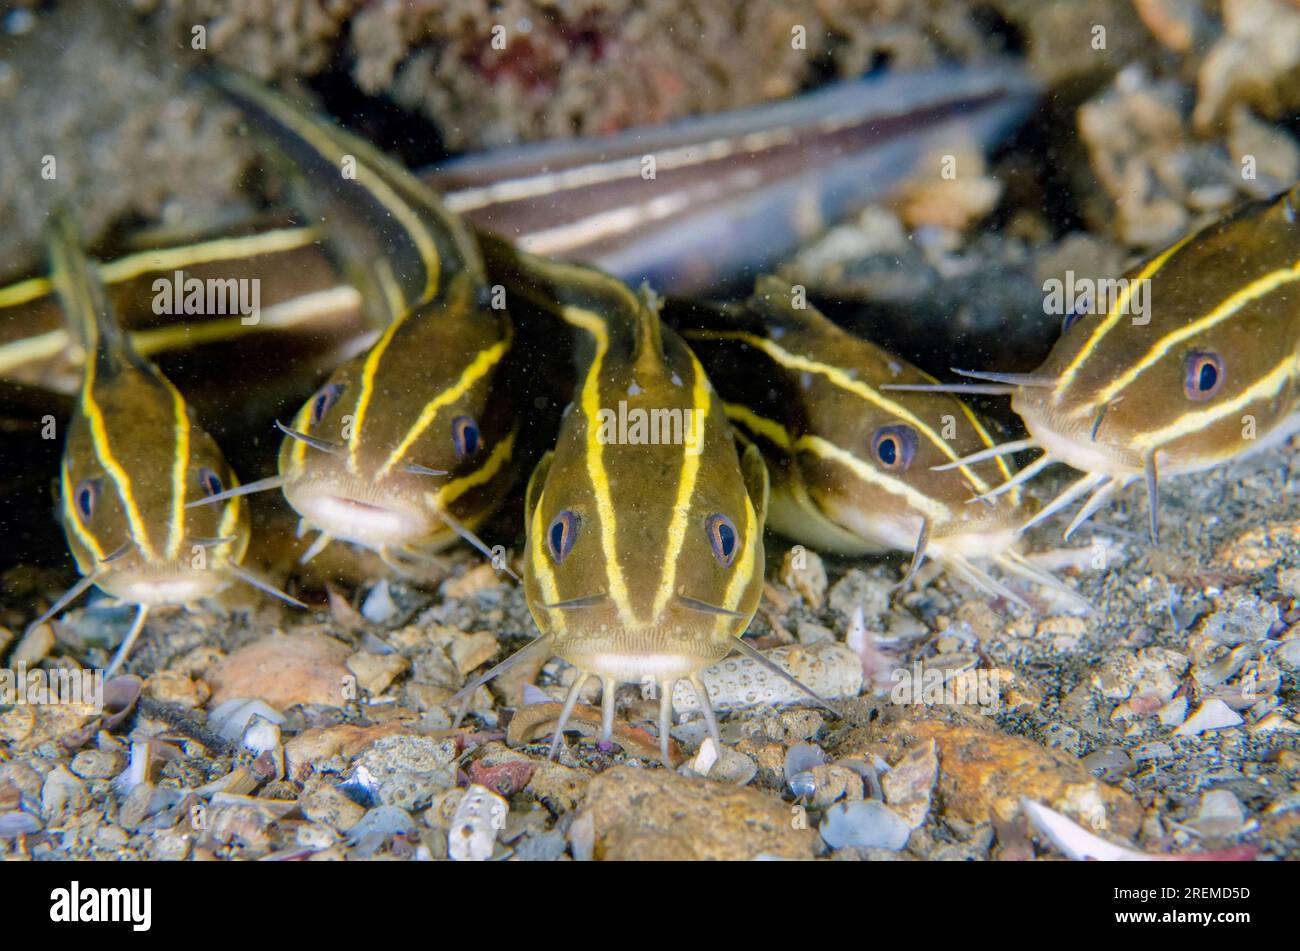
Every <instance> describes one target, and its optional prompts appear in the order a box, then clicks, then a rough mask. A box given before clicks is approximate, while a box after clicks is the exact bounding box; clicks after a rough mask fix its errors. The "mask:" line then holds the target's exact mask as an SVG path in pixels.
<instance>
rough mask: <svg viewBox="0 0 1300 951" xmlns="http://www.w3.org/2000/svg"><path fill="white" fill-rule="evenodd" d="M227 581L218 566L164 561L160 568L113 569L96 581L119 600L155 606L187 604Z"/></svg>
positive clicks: (222, 586)
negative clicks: (210, 567) (200, 567)
mask: <svg viewBox="0 0 1300 951" xmlns="http://www.w3.org/2000/svg"><path fill="white" fill-rule="evenodd" d="M228 583H229V582H228V581H227V579H225V578H224V577H222V575H221V572H220V571H219V570H217V569H215V568H214V569H213V570H211V571H203V570H194V569H191V568H189V567H188V566H185V567H181V566H179V565H167V566H166V567H164V568H161V569H155V570H150V569H148V568H145V569H141V570H128V571H122V572H114V573H113V575H112V576H111V577H108V578H104V579H103V580H102V581H100V582H98V585H99V587H100V588H102V589H103V590H105V591H107V592H108V593H109V594H111V595H113V596H114V597H115V598H118V599H119V600H121V601H128V602H130V603H131V604H142V605H148V606H151V607H152V606H156V605H163V604H189V603H190V602H192V601H201V600H202V599H204V598H208V597H211V596H212V595H214V594H216V593H217V592H219V591H221V590H222V589H223V588H225V587H226V586H227V584H228Z"/></svg>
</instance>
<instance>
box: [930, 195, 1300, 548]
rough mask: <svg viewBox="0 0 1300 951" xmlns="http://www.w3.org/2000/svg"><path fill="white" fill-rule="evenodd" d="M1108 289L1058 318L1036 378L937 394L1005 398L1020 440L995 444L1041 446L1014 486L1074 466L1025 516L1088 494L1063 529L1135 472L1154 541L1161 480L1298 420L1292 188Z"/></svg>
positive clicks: (1297, 248)
mask: <svg viewBox="0 0 1300 951" xmlns="http://www.w3.org/2000/svg"><path fill="white" fill-rule="evenodd" d="M1116 287H1117V289H1118V290H1117V292H1116V293H1115V294H1114V295H1113V299H1112V300H1110V301H1109V305H1108V306H1107V307H1106V308H1105V309H1104V311H1103V310H1102V309H1101V308H1099V307H1098V308H1091V307H1085V308H1083V310H1084V311H1087V310H1090V309H1096V310H1098V311H1099V312H1098V313H1096V314H1088V313H1082V314H1079V313H1075V312H1072V313H1071V314H1070V315H1068V316H1067V317H1066V320H1065V326H1064V331H1063V333H1062V334H1061V338H1060V340H1058V341H1057V343H1056V345H1055V346H1054V347H1053V348H1052V351H1051V353H1050V354H1049V355H1048V357H1047V360H1046V361H1045V362H1044V363H1043V365H1042V366H1041V367H1039V368H1038V370H1036V371H1035V372H1034V373H1030V374H998V373H973V372H968V371H967V372H965V375H967V376H973V377H975V378H977V379H980V380H985V381H987V383H988V384H991V385H980V384H974V385H968V386H965V387H963V386H961V385H960V384H958V385H953V386H948V387H942V388H944V389H951V390H960V389H963V388H964V389H968V390H970V389H976V390H981V391H983V392H1004V393H1010V394H1011V407H1012V409H1013V410H1015V411H1016V413H1018V414H1019V415H1020V417H1021V418H1022V419H1023V420H1024V423H1025V426H1026V428H1027V429H1028V430H1029V433H1030V436H1029V438H1028V439H1024V440H1018V441H1016V442H1012V443H1007V444H1004V445H1002V446H1000V447H999V448H998V450H997V451H998V452H1000V453H1004V454H1005V453H1011V452H1017V451H1020V450H1022V449H1041V450H1043V454H1042V455H1041V456H1039V457H1038V458H1037V459H1036V460H1034V461H1033V462H1032V463H1031V464H1030V465H1028V466H1026V467H1025V468H1024V469H1023V470H1021V472H1020V473H1018V474H1017V475H1016V476H1015V478H1014V479H1013V480H1012V483H1021V482H1024V481H1026V480H1028V479H1031V478H1032V477H1033V476H1034V475H1036V474H1037V473H1039V472H1041V471H1042V470H1043V469H1045V468H1046V467H1047V466H1049V465H1051V464H1052V463H1054V462H1064V463H1066V464H1068V465H1070V466H1072V467H1074V468H1075V469H1078V470H1080V471H1081V472H1083V473H1084V475H1083V476H1082V478H1080V479H1078V480H1076V481H1075V482H1073V483H1072V484H1071V485H1070V486H1068V487H1067V488H1066V489H1065V490H1064V491H1062V492H1061V493H1060V494H1059V495H1058V496H1057V497H1056V498H1055V499H1053V500H1052V501H1051V502H1050V503H1049V504H1048V505H1046V506H1045V507H1044V508H1043V509H1042V510H1041V511H1040V512H1039V513H1038V514H1037V515H1036V516H1035V518H1034V519H1032V520H1031V521H1030V522H1029V523H1028V524H1033V523H1035V522H1038V521H1041V520H1042V519H1044V518H1046V517H1047V516H1049V515H1051V514H1053V513H1055V512H1057V511H1060V510H1061V509H1062V508H1064V507H1066V506H1067V505H1069V504H1070V503H1072V502H1074V501H1076V500H1077V499H1079V498H1083V497H1085V496H1086V497H1087V500H1086V501H1085V503H1084V505H1083V507H1082V508H1081V509H1080V510H1079V512H1078V514H1077V515H1076V516H1075V518H1074V519H1073V521H1071V523H1070V525H1069V527H1068V528H1067V529H1066V536H1067V537H1069V535H1070V534H1072V533H1073V532H1074V531H1075V530H1076V529H1077V528H1078V527H1079V526H1080V525H1082V524H1083V523H1084V522H1085V521H1087V519H1088V518H1090V517H1091V516H1092V515H1093V514H1095V513H1096V512H1097V511H1098V510H1099V509H1100V508H1101V507H1102V506H1103V505H1105V504H1106V502H1107V501H1108V500H1109V499H1110V498H1111V497H1112V496H1113V495H1114V493H1115V491H1116V490H1117V489H1119V488H1123V487H1124V486H1127V485H1129V484H1130V483H1132V482H1135V481H1137V480H1138V479H1144V480H1145V483H1146V490H1147V498H1148V506H1149V510H1150V527H1151V537H1152V540H1153V541H1155V540H1158V537H1159V536H1158V522H1157V511H1158V485H1159V480H1160V478H1161V477H1167V476H1170V475H1177V474H1180V473H1185V472H1199V471H1201V470H1204V469H1210V468H1213V467H1215V466H1218V465H1222V464H1223V463H1225V462H1228V461H1230V460H1233V459H1236V458H1239V457H1241V456H1244V455H1246V454H1248V453H1251V452H1254V451H1256V450H1258V449H1262V448H1265V447H1267V446H1269V445H1273V444H1276V443H1277V442H1278V441H1280V440H1282V439H1285V438H1286V437H1287V436H1289V435H1291V434H1292V433H1294V432H1295V431H1296V428H1297V423H1300V416H1298V415H1297V399H1298V398H1300V186H1296V187H1293V188H1292V189H1291V190H1290V191H1288V192H1286V193H1284V194H1282V195H1279V196H1277V197H1276V198H1273V199H1271V200H1267V201H1256V202H1249V203H1247V204H1245V205H1243V206H1242V207H1241V208H1240V209H1238V210H1237V211H1235V212H1233V213H1232V214H1229V215H1228V216H1226V217H1225V218H1223V219H1221V220H1219V221H1217V222H1215V223H1214V224H1211V225H1209V226H1208V227H1206V228H1205V229H1203V230H1201V231H1199V232H1195V233H1192V234H1189V235H1187V236H1186V237H1184V238H1183V239H1182V240H1180V241H1178V242H1176V243H1175V244H1173V245H1172V246H1170V247H1169V248H1167V249H1166V250H1164V251H1162V252H1161V253H1159V254H1157V255H1156V256H1155V257H1153V258H1151V259H1150V260H1149V261H1147V262H1145V263H1144V264H1141V265H1139V266H1138V267H1136V268H1134V269H1132V270H1130V271H1129V272H1128V273H1127V274H1125V275H1124V278H1123V279H1122V280H1121V281H1119V282H1117V284H1116ZM1139 305H1140V306H1139ZM1008 484H1010V483H1008ZM1003 488H1005V485H1004V486H1003Z"/></svg>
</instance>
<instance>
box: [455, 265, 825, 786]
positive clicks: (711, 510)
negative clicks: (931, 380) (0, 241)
mask: <svg viewBox="0 0 1300 951" xmlns="http://www.w3.org/2000/svg"><path fill="white" fill-rule="evenodd" d="M494 257H503V258H513V262H514V263H513V264H510V263H509V261H508V260H507V262H506V263H504V264H498V263H494V264H493V273H505V272H507V271H511V270H513V275H512V277H511V278H510V282H511V284H510V286H511V291H510V292H511V295H512V300H517V299H521V298H525V299H527V300H529V301H531V302H533V303H534V304H538V305H540V306H541V307H543V308H544V309H546V310H549V311H551V312H552V313H554V314H555V315H557V316H558V317H559V318H560V319H561V320H562V321H563V322H564V323H565V324H567V325H568V326H569V327H570V328H572V331H573V337H574V339H575V341H576V352H577V354H578V382H577V386H576V387H575V393H574V400H573V403H572V404H571V405H570V407H569V408H568V409H567V410H566V412H565V415H564V418H563V420H562V422H561V426H560V433H559V437H558V439H557V440H556V444H555V449H554V450H553V451H552V452H550V453H547V454H546V456H544V457H543V459H542V461H541V462H540V463H539V464H538V466H537V468H536V469H535V470H534V472H533V474H532V477H531V478H530V480H529V482H528V490H527V497H526V501H525V512H524V518H525V525H526V539H527V541H526V549H525V557H524V589H525V593H526V595H527V599H528V605H529V608H530V610H531V611H532V615H533V618H534V620H535V621H536V623H537V626H538V629H539V630H540V631H541V636H540V637H539V638H538V639H537V640H536V641H534V642H533V643H532V644H530V645H528V646H527V647H525V648H524V649H523V650H522V651H520V652H519V653H517V654H515V655H514V657H512V658H510V659H508V660H507V661H505V662H504V663H503V664H501V665H498V667H496V668H494V669H492V670H490V671H488V672H487V673H486V674H484V675H483V676H481V677H479V678H477V679H476V680H474V681H473V682H472V683H471V684H470V685H469V686H467V687H466V688H465V690H463V691H462V693H461V697H462V698H464V697H468V696H469V694H470V693H472V691H473V690H474V689H476V688H477V687H478V686H479V685H480V684H482V683H486V682H487V681H488V680H490V679H491V678H492V677H494V676H495V675H496V674H497V673H499V672H500V671H501V670H503V669H505V667H506V666H507V665H511V664H513V663H516V662H517V661H518V660H520V659H522V658H524V657H527V656H532V655H536V654H540V653H548V654H555V655H558V656H559V657H561V658H563V659H564V660H565V661H567V662H568V663H569V664H571V665H572V666H573V667H575V668H577V671H578V676H577V677H576V678H575V680H574V681H573V684H572V686H571V688H570V690H569V693H568V697H567V699H566V702H565V704H564V708H563V713H562V714H561V716H560V719H559V722H558V724H557V726H556V730H555V736H554V738H553V740H552V755H554V752H555V750H556V749H558V744H559V740H560V736H561V733H562V732H563V730H564V728H565V725H566V724H567V722H568V719H569V717H570V716H571V714H572V711H573V707H574V705H575V704H576V702H577V700H578V697H579V695H580V692H581V690H582V688H583V687H584V685H585V684H586V683H587V681H588V680H589V679H590V678H592V677H595V678H598V679H599V680H600V681H601V684H602V686H603V700H602V705H603V718H604V723H603V736H604V738H605V739H606V740H609V738H610V737H611V735H612V729H613V718H614V692H615V689H616V688H617V686H618V684H619V683H622V682H627V681H631V682H641V683H645V684H653V685H655V687H656V688H657V691H658V696H659V701H660V707H659V739H660V752H661V756H662V758H663V761H664V763H665V764H667V763H668V731H669V728H670V725H671V722H672V694H673V687H674V685H675V684H676V682H677V681H678V680H688V681H689V682H690V683H691V684H692V685H693V686H694V688H695V692H696V695H697V696H698V697H699V700H700V705H701V707H702V709H703V710H704V713H705V717H706V720H707V723H708V726H709V729H710V731H711V732H712V735H713V737H714V739H715V741H717V742H721V740H720V736H719V733H718V725H717V720H716V717H715V716H714V714H713V711H712V708H711V707H710V704H709V698H708V693H707V691H706V690H705V688H704V686H703V684H702V682H701V681H700V679H699V674H700V672H701V671H702V670H704V669H705V668H707V667H709V666H711V665H713V664H714V663H716V662H718V661H720V660H722V659H723V658H725V657H727V656H728V655H729V654H731V653H732V652H733V651H736V650H739V651H742V652H745V653H747V654H750V656H754V657H756V658H757V659H758V660H759V661H760V662H762V663H765V664H767V665H768V666H769V667H771V668H772V669H774V670H775V671H776V672H777V673H778V674H780V675H782V676H786V677H789V676H790V675H789V674H787V673H786V672H785V671H784V670H782V669H781V668H779V667H776V666H775V665H773V664H772V663H771V662H770V661H768V660H767V659H766V658H765V657H764V656H763V655H762V654H760V653H758V652H757V651H755V650H754V649H753V648H751V647H750V646H749V645H747V644H746V643H745V642H744V641H743V640H742V639H741V635H742V634H743V633H744V632H745V629H746V627H747V626H748V625H749V622H750V620H751V619H752V618H753V616H754V612H755V611H756V610H757V609H758V603H759V599H760V598H761V596H762V588H763V570H764V551H763V523H764V518H765V515H766V511H767V497H768V479H767V470H766V467H765V466H764V464H763V460H762V456H761V455H760V454H759V452H758V451H757V450H756V449H750V450H748V451H746V452H745V453H744V454H743V455H740V454H738V453H737V448H736V445H735V443H734V442H733V440H732V436H731V430H730V427H729V426H728V424H727V419H726V415H725V413H724V412H723V408H722V403H721V401H720V400H719V399H718V396H717V394H716V393H715V392H714V390H713V387H712V384H711V383H710V382H709V379H708V377H707V376H706V375H705V372H704V368H703V367H702V366H701V365H700V361H699V360H698V358H696V356H695V355H694V354H693V353H692V352H691V350H690V349H689V348H688V347H687V346H686V344H685V342H684V341H683V340H682V339H681V338H680V337H679V336H678V335H677V334H675V333H674V332H673V331H672V330H670V329H668V328H665V327H663V326H662V324H661V322H660V320H659V314H658V306H659V305H658V302H657V301H656V300H655V299H654V298H653V297H652V295H651V293H650V292H649V290H643V291H642V292H641V293H639V294H638V293H635V292H633V291H632V290H630V289H629V288H628V287H627V286H626V285H624V284H622V283H620V282H619V281H616V280H614V279H613V278H610V277H609V276H607V275H604V274H602V273H600V272H598V271H595V270H593V269H590V268H586V267H582V266H578V265H569V264H555V263H550V262H547V261H544V260H542V259H540V258H535V257H532V256H530V255H526V254H517V255H512V254H511V253H510V252H509V251H508V250H504V251H503V250H502V249H501V248H500V247H498V254H496V255H494ZM515 306H517V305H516V304H513V303H512V307H515ZM818 702H820V701H818Z"/></svg>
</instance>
